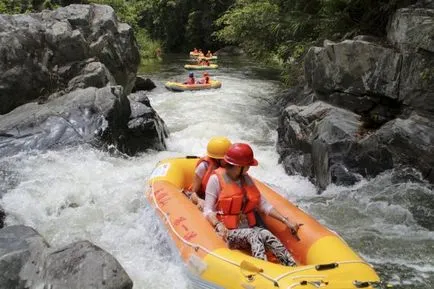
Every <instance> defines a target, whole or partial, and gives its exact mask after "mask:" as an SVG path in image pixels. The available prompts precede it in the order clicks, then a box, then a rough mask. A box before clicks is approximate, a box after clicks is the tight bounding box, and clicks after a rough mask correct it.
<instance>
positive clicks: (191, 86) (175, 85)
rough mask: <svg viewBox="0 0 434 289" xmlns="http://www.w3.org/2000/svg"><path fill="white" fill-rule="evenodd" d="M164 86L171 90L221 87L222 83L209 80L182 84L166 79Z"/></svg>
mask: <svg viewBox="0 0 434 289" xmlns="http://www.w3.org/2000/svg"><path fill="white" fill-rule="evenodd" d="M165 87H166V88H167V89H168V90H172V91H186V90H203V89H211V88H220V87H222V83H221V82H220V81H218V80H210V82H209V83H208V84H184V83H181V82H173V81H168V82H166V84H165Z"/></svg>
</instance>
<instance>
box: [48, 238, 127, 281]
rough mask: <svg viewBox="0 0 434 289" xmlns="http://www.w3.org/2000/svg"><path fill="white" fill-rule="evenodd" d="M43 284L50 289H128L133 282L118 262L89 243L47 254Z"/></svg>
mask: <svg viewBox="0 0 434 289" xmlns="http://www.w3.org/2000/svg"><path fill="white" fill-rule="evenodd" d="M42 283H43V284H44V285H45V286H46V288H52V289H64V288H70V289H75V288H76V289H80V288H89V289H131V288H132V287H133V282H132V281H131V279H130V277H129V276H128V274H127V273H126V272H125V270H124V269H123V268H122V266H121V265H120V264H119V262H118V261H117V260H116V259H115V258H114V257H113V256H112V255H110V254H108V253H107V252H105V251H104V250H102V249H101V248H99V247H97V246H95V245H93V244H92V243H90V242H88V241H81V242H76V243H73V244H70V245H68V246H66V247H64V248H60V249H58V250H56V251H53V252H50V253H49V254H47V257H46V259H45V263H44V272H43V275H42Z"/></svg>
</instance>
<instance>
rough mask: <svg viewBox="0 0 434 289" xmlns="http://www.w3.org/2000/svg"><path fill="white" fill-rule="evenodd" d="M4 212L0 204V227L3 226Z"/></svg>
mask: <svg viewBox="0 0 434 289" xmlns="http://www.w3.org/2000/svg"><path fill="white" fill-rule="evenodd" d="M5 218H6V214H5V211H4V210H3V208H2V207H1V206H0V229H1V228H3V227H4V226H5Z"/></svg>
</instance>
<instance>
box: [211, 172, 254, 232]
mask: <svg viewBox="0 0 434 289" xmlns="http://www.w3.org/2000/svg"><path fill="white" fill-rule="evenodd" d="M214 173H215V174H216V175H217V177H218V180H219V183H220V189H221V191H220V195H219V198H218V200H217V212H218V213H217V217H218V219H219V220H220V221H222V222H223V223H224V224H225V226H226V228H228V229H237V228H238V226H239V222H240V215H241V214H244V215H246V217H247V221H248V223H249V226H250V227H253V226H255V225H256V217H255V213H254V209H256V208H257V207H258V206H259V202H260V199H261V193H260V192H259V190H258V188H256V186H255V184H254V183H253V180H252V179H251V178H250V177H249V176H248V175H244V176H242V178H243V179H242V181H241V184H242V187H240V186H239V185H238V184H237V183H236V182H235V181H233V180H232V179H231V178H230V177H229V176H228V175H226V172H225V169H223V168H219V169H216V170H215V171H214ZM244 198H246V200H245V201H243V200H244Z"/></svg>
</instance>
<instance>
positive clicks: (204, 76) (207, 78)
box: [197, 72, 210, 84]
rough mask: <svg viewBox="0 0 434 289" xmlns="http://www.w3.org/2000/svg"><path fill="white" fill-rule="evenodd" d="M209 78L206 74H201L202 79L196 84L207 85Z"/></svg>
mask: <svg viewBox="0 0 434 289" xmlns="http://www.w3.org/2000/svg"><path fill="white" fill-rule="evenodd" d="M209 81H210V78H209V74H208V72H204V73H203V77H202V79H200V80H199V81H198V82H197V83H198V84H209Z"/></svg>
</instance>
